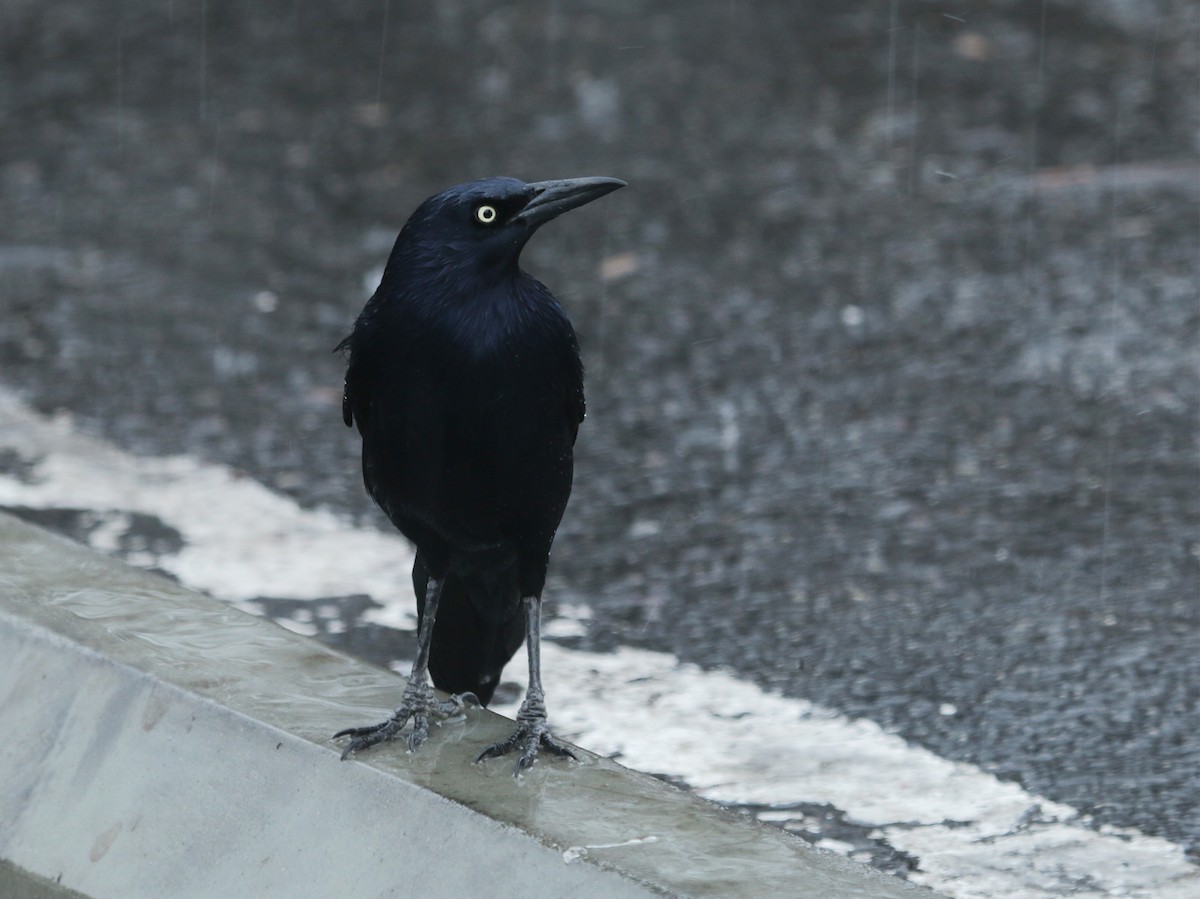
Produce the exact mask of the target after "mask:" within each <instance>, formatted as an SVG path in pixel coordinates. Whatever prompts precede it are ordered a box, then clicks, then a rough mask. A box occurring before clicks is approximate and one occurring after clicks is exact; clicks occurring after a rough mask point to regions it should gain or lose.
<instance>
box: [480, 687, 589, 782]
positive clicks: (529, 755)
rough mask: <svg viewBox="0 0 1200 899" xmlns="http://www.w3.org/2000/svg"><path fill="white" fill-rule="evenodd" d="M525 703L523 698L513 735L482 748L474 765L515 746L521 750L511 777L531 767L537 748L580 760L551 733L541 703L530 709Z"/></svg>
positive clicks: (508, 750)
mask: <svg viewBox="0 0 1200 899" xmlns="http://www.w3.org/2000/svg"><path fill="white" fill-rule="evenodd" d="M528 705H529V703H528V701H526V704H525V705H523V706H521V711H520V713H519V714H518V715H517V729H516V730H515V731H513V733H512V736H510V737H509V738H508V739H507V740H502V741H501V742H499V743H493V744H492V745H490V746H488V747H487V748H486V749H484V750H483V752H481V753H479V756H478V757H477V758H476V759H475V763H476V764H479V763H480V762H483V761H486V760H487V759H498V758H500V757H501V756H503V755H508V754H509V753H510V752H512V751H513V750H514V749H520V750H521V754H520V755H519V756H517V764H516V767H515V768H513V777H520V775H521V772H522V771H524V770H525V769H526V768H529V767H532V765H533V760H534V759H536V758H537V754H538V750H539V749H546V750H549V751H550V752H552V753H554V755H556V756H558V757H559V758H568V759H574V760H575V761H578V760H579V759H578V757H577V756H576V755H575V753H573V752H572V751H571V750H570V749H568V748H567V747H566V746H564V745H563V744H562V743H560V742H558V740H556V739H555V738H554V737H553V736H552V735H551V734H550V727H549V725H548V724H547V722H546V710H545V707H544V706H542V707H541V708H540V709H534V710H532V711H531V710H529V709H528V708H527V707H528Z"/></svg>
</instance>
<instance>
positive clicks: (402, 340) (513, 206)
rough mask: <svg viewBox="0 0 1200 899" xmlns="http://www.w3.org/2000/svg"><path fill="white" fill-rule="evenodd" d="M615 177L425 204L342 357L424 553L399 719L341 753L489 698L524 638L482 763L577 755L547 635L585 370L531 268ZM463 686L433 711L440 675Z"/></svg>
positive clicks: (393, 493)
mask: <svg viewBox="0 0 1200 899" xmlns="http://www.w3.org/2000/svg"><path fill="white" fill-rule="evenodd" d="M624 186H625V182H623V181H618V180H617V179H615V178H576V179H572V180H567V181H541V182H538V183H535V184H526V183H524V182H522V181H517V180H515V179H513V178H487V179H484V180H481V181H471V182H468V183H466V184H460V185H458V186H457V187H452V188H450V189H449V190H447V191H445V192H443V193H440V194H438V195H437V196H434V197H430V198H429V199H428V200H426V201H425V202H424V203H422V204H421V205H420V206H419V207H418V208H417V210H416V212H414V213H413V215H412V217H411V218H410V219H409V220H408V223H407V224H406V225H405V226H404V228H403V229H402V230H401V232H400V236H399V237H397V238H396V244H395V246H394V247H393V249H392V253H391V256H390V257H389V258H388V262H387V268H386V269H385V270H384V273H383V280H382V281H381V283H380V285H379V288H378V289H377V290H376V291H375V294H374V296H372V297H371V299H370V300H369V301H368V302H367V305H366V307H365V308H364V309H363V311H362V313H361V314H360V315H359V316H358V319H357V321H355V323H354V330H353V332H352V333H351V334H350V336H349V337H347V338H346V339H345V340H344V341H342V343H341V344H339V345H338V349H339V350H342V349H346V350H349V364H348V366H347V369H346V388H345V393H344V395H343V399H342V416H343V418H344V419H345V421H346V424H347V425H353V424H357V425H358V430H359V433H360V434H361V435H362V440H363V449H362V463H363V480H364V481H365V482H366V486H367V492H368V493H370V494H371V497H372V499H374V500H375V502H376V503H378V504H379V506H380V508H382V509H383V511H384V512H385V513H386V514H387V516H388V518H390V519H391V521H392V523H393V524H394V525H395V526H396V527H397V528H399V529H400V531H401V533H403V534H404V535H405V536H406V537H407V538H408V539H409V540H411V541H412V542H413V543H414V544H416V548H417V555H416V562H415V564H414V565H413V587H414V589H415V591H416V594H417V613H418V621H419V626H418V633H417V658H416V661H415V662H414V663H413V667H412V674H411V676H410V677H409V680H408V686H407V687H406V688H405V690H404V696H403V700H402V701H401V703H400V705H399V706H398V707H397V709H396V711H395V712H394V713H393V714H392V716H391V717H390V718H388V719H387V720H386V721H383V722H381V723H380V724H376V725H372V726H369V727H354V728H348V729H346V730H343V731H340V732H339V733H337V734H335V735H334V736H335V738H337V737H342V736H349V737H350V738H351V740H350V743H349V745H347V747H346V749H345V751H344V752H343V753H342V758H343V759H344V758H346V757H347V756H348V755H349V754H350V753H352V752H355V751H357V750H360V749H365V748H367V747H368V746H374V745H375V744H376V743H381V742H383V741H385V740H391V739H393V738H394V737H395V736H396V735H397V734H398V733H399V732H400V731H401V729H402V728H403V727H404V726H405V724H406V723H407V722H408V721H409V720H410V719H411V720H412V722H413V729H412V732H411V734H410V735H409V737H408V747H409V749H410V750H415V749H417V748H418V747H420V746H421V744H422V743H424V742H425V740H426V739H427V737H428V734H429V718H430V717H431V716H433V717H444V716H447V715H450V714H454V713H456V712H458V711H460V710H462V709H463V708H464V705H465V703H466V702H469V701H471V700H475V699H477V700H478V701H479V702H480V703H481V704H482V705H487V703H488V702H489V701H490V700H491V698H492V694H493V693H494V692H495V689H496V685H497V683H498V682H499V679H500V672H501V670H502V669H503V668H504V665H505V663H506V662H508V660H509V659H511V658H512V657H513V655H514V654H515V653H516V651H517V649H518V648H520V646H521V641H522V640H523V639H524V640H527V641H528V650H529V689H528V691H527V692H526V694H525V702H524V703H523V704H522V705H521V710H520V713H519V714H518V715H517V723H518V727H517V730H516V731H515V732H514V733H513V735H512V736H511V737H509V738H508V739H507V740H505V741H504V742H502V743H495V744H492V745H491V746H488V747H487V748H486V749H484V750H483V752H482V753H481V754H480V755H479V758H478V759H477V760H476V761H481V760H483V759H487V758H495V757H498V756H501V755H504V754H506V753H508V752H510V751H512V750H514V749H518V748H519V749H520V750H521V754H520V757H519V758H518V760H517V766H516V773H518V774H519V773H520V772H521V770H522V769H524V768H527V767H529V766H530V765H531V764H533V760H534V758H535V757H536V756H537V752H538V748H539V747H545V748H546V749H547V750H549V751H551V752H553V753H554V754H556V755H559V756H571V757H573V756H572V754H571V752H570V750H568V749H567V748H566V747H565V746H562V745H561V744H559V743H558V742H557V741H556V740H555V739H554V738H553V737H552V736H551V735H550V732H549V729H548V726H547V720H546V703H545V694H544V693H543V691H542V679H541V665H540V644H539V639H538V638H539V632H540V621H541V596H542V588H543V587H544V585H545V582H546V567H547V565H548V564H549V556H550V545H551V543H552V542H553V541H554V532H555V530H556V529H557V527H558V523H559V521H560V520H561V519H562V514H563V510H564V509H565V508H566V506H567V498H568V497H569V496H570V494H571V479H572V472H573V462H572V458H573V456H572V454H573V446H574V444H575V436H576V434H577V433H578V431H579V424H580V422H582V421H583V416H584V398H583V366H582V364H581V362H580V360H579V345H578V343H577V342H576V339H575V332H574V330H573V329H572V327H571V323H570V321H569V319H568V318H567V315H566V313H565V312H564V311H563V309H562V307H561V306H559V304H558V302H557V301H556V300H555V299H554V296H553V295H552V294H551V293H550V291H549V290H548V289H547V288H546V287H545V285H543V284H541V283H540V282H538V281H537V280H535V279H534V278H532V277H530V276H529V275H527V274H526V273H525V272H524V271H522V270H521V268H520V266H519V265H518V258H519V257H520V254H521V249H522V247H524V246H525V242H526V241H528V240H529V238H530V237H531V236H532V235H533V233H534V231H536V230H537V229H538V227H539V226H541V225H543V224H545V223H546V222H548V221H550V219H552V218H555V217H556V216H558V215H560V214H562V213H564V212H566V211H567V210H569V209H574V208H575V207H577V206H582V205H583V204H584V203H588V202H591V201H592V200H595V199H597V198H599V197H602V196H604V195H605V194H607V193H610V192H611V191H614V190H616V189H618V188H620V187H624ZM429 675H432V677H433V683H434V684H435V685H436V686H437V687H438V688H439V689H441V690H445V691H447V692H448V693H450V694H452V695H451V697H450V699H449V700H448V701H446V702H440V703H439V702H437V701H436V700H435V698H434V694H433V689H432V688H431V687H430V685H429V679H428V676H429Z"/></svg>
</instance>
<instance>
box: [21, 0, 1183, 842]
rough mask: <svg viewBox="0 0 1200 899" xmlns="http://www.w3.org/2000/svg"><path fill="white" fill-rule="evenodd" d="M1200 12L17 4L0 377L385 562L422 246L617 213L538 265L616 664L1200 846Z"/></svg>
mask: <svg viewBox="0 0 1200 899" xmlns="http://www.w3.org/2000/svg"><path fill="white" fill-rule="evenodd" d="M1198 20H1200V8H1197V6H1196V4H1194V3H1190V2H1186V0H1161V2H1151V0H1145V2H1116V0H1111V2H1083V0H1047V2H1044V3H1043V2H1033V0H1028V2H1025V0H1006V2H991V3H982V2H954V3H949V2H947V3H935V2H915V0H908V2H895V3H879V4H853V5H852V4H843V3H835V2H829V0H817V2H809V3H804V4H797V3H780V2H771V3H759V4H748V3H739V2H720V3H718V2H707V0H701V2H692V3H686V4H685V3H656V4H650V3H641V2H633V0H629V2H618V3H606V4H599V3H580V4H563V3H557V2H550V3H529V4H517V5H512V6H504V7H498V6H497V5H495V4H488V3H484V2H475V0H455V2H448V0H446V2H439V3H438V4H436V6H435V5H430V6H429V7H428V8H426V7H425V6H424V5H420V6H418V5H417V4H402V3H397V2H379V3H372V4H361V5H360V4H353V5H348V6H346V7H344V8H334V7H333V6H332V5H329V6H328V7H327V8H322V9H317V8H316V7H314V6H312V5H309V4H301V3H284V2H278V0H270V2H261V3H256V4H253V5H251V4H233V3H225V2H215V0H213V2H208V3H205V4H176V3H155V4H150V3H141V4H137V3H128V2H127V3H118V2H107V3H105V2H90V3H80V4H42V3H35V2H32V0H21V2H11V3H7V4H4V5H3V6H2V7H0V54H2V64H0V111H2V115H3V119H2V120H3V131H2V134H0V278H2V280H0V381H2V382H3V383H4V384H5V385H7V386H11V387H15V388H18V389H19V390H20V391H21V393H22V395H23V396H24V397H26V398H27V399H28V401H29V402H30V403H31V404H33V405H34V406H35V407H37V408H39V409H42V410H44V411H48V412H49V411H55V410H60V409H63V410H68V411H70V412H71V413H73V414H74V416H75V417H76V420H77V421H78V423H79V425H80V427H82V428H84V429H85V430H88V431H90V432H93V433H97V434H101V435H103V436H105V437H107V438H108V439H111V440H114V441H115V442H117V443H119V444H121V445H122V446H124V447H127V448H130V449H132V450H134V451H136V452H139V453H149V454H161V453H179V452H186V453H191V454H195V455H199V456H202V457H204V458H206V459H210V460H214V461H218V462H221V463H225V464H228V465H232V466H235V467H237V468H240V469H242V470H244V471H245V472H247V473H248V475H250V476H252V477H255V478H258V479H260V480H262V481H263V482H265V483H267V484H269V485H271V486H273V487H275V488H276V489H278V490H281V491H283V492H285V493H288V494H290V495H293V496H295V497H297V498H298V499H299V500H300V501H302V502H303V503H305V504H309V505H312V504H322V505H327V506H330V507H332V508H334V509H337V510H341V511H344V512H347V513H350V514H352V515H354V516H358V517H360V518H361V519H362V520H363V521H366V522H370V523H372V524H374V525H377V526H379V527H386V526H387V525H386V522H385V521H384V520H383V519H382V516H380V515H379V514H378V513H377V512H376V511H375V510H373V509H372V508H371V507H370V504H369V501H368V500H367V498H366V496H365V494H364V492H363V489H362V487H361V483H360V479H359V473H358V468H357V465H358V463H357V445H356V440H355V438H354V436H353V435H352V434H351V433H350V431H348V430H347V429H345V428H344V427H342V425H341V423H340V417H339V408H338V404H339V401H340V377H341V361H340V359H338V358H337V357H335V356H334V355H333V354H332V353H331V352H330V350H331V349H332V347H333V346H334V344H336V343H337V341H338V340H339V339H340V338H341V337H342V336H344V334H345V332H346V330H347V329H348V327H349V325H350V323H351V322H352V320H353V318H354V315H355V314H356V312H357V310H358V308H360V306H361V304H362V302H363V301H364V300H365V298H366V296H367V294H368V293H369V292H370V290H371V289H373V287H374V284H373V283H371V282H370V273H371V272H373V271H377V270H378V268H379V267H380V266H382V263H383V261H384V259H385V258H386V254H387V250H388V248H389V247H390V244H391V241H392V240H393V238H394V236H395V232H396V230H397V229H398V228H399V226H400V225H401V224H403V221H404V219H405V218H406V216H407V214H408V212H409V211H410V210H411V209H412V208H413V206H415V204H416V203H417V202H419V201H420V200H421V199H423V198H424V197H425V196H426V195H428V194H430V193H432V192H434V191H436V190H438V189H440V188H442V187H444V186H447V185H449V184H453V183H456V182H458V181H463V180H467V179H469V178H474V177H479V176H484V175H491V174H508V175H513V176H516V177H522V178H525V179H527V180H538V179H544V178H552V177H570V176H579V175H612V176H617V177H621V178H624V179H625V180H627V181H628V182H629V183H630V187H629V189H628V190H625V191H622V192H621V193H619V194H616V195H614V196H613V197H610V198H607V199H606V200H605V201H604V202H603V203H599V204H596V205H595V206H592V207H589V208H587V209H585V210H581V211H579V212H577V213H573V214H572V215H571V216H569V217H567V218H565V219H564V220H562V221H561V222H558V223H556V224H555V225H554V226H552V227H551V228H548V229H546V230H545V231H544V232H543V233H542V234H540V235H539V236H538V237H537V239H536V240H535V241H534V242H533V243H532V244H531V245H530V247H529V248H528V250H527V251H526V253H525V260H524V261H525V266H526V268H527V269H529V270H530V271H531V272H533V273H534V274H535V275H537V276H538V277H539V278H541V279H542V280H543V281H545V282H546V283H547V284H549V285H550V286H551V288H552V289H554V291H555V292H556V293H557V294H558V296H559V297H560V299H561V300H562V301H563V303H564V305H565V306H566V307H567V308H568V310H569V311H570V313H571V315H572V317H573V318H574V320H575V322H576V326H577V330H578V331H579V334H580V340H581V343H582V346H583V352H584V357H585V363H586V365H587V368H588V378H589V380H588V400H589V402H588V408H589V415H588V420H587V421H586V422H585V424H584V427H583V430H582V431H581V435H580V441H579V447H578V460H577V477H576V490H575V494H574V497H573V499H572V503H571V506H570V508H569V509H568V512H567V516H566V519H565V521H564V524H563V527H562V529H561V531H560V536H559V539H558V542H557V544H556V550H555V556H554V560H553V563H552V566H551V580H550V584H549V586H548V592H547V598H548V601H549V602H550V604H551V608H553V606H554V604H556V603H571V604H583V605H587V606H590V607H591V608H592V609H593V611H594V616H593V618H592V622H591V628H590V632H589V633H588V635H587V636H586V637H584V638H580V641H579V642H580V645H584V646H587V647H589V648H600V649H603V648H605V647H612V646H615V645H618V644H636V645H642V646H647V647H651V648H656V649H663V650H669V651H672V652H675V653H677V654H678V655H679V656H680V658H682V659H685V660H688V661H694V662H698V663H700V664H703V665H720V666H727V667H729V668H731V669H733V670H735V671H737V672H738V673H740V674H741V675H743V676H745V677H747V678H750V679H752V680H754V681H755V682H757V683H759V684H761V685H763V686H765V687H769V688H772V689H775V690H779V691H781V692H783V693H785V694H788V695H794V696H801V697H805V698H808V699H812V700H815V701H818V702H820V703H823V704H825V705H828V706H831V707H833V708H836V709H839V710H841V711H843V712H845V713H847V714H849V715H852V716H865V717H869V718H872V719H874V720H876V721H879V722H880V723H882V724H883V725H885V726H886V727H887V728H889V729H891V730H894V731H896V732H898V733H900V734H902V735H903V736H905V737H906V738H908V739H910V740H912V741H914V742H916V743H919V744H921V745H924V746H927V747H929V748H930V749H932V750H934V751H935V752H937V753H939V754H941V755H943V756H946V757H949V758H954V759H962V760H966V761H970V762H973V763H975V764H978V765H981V766H983V767H985V768H986V769H988V770H991V771H994V772H996V773H997V774H998V775H999V776H1001V777H1003V778H1008V779H1013V780H1016V781H1019V782H1020V783H1021V784H1022V785H1024V786H1025V787H1026V788H1027V789H1029V790H1031V791H1033V792H1036V793H1041V794H1044V795H1046V796H1048V797H1050V798H1052V799H1055V800H1059V801H1063V802H1067V803H1070V804H1073V805H1075V806H1077V807H1080V808H1082V809H1084V810H1086V811H1088V812H1091V813H1092V814H1094V815H1095V819H1096V821H1097V822H1098V823H1111V824H1116V825H1127V826H1133V827H1137V828H1140V829H1141V830H1143V831H1144V832H1146V833H1149V834H1156V835H1162V836H1165V837H1168V838H1170V839H1172V840H1176V841H1180V842H1183V843H1185V844H1186V845H1188V846H1189V847H1191V851H1192V852H1193V853H1200V817H1198V812H1197V809H1198V808H1200V737H1197V734H1200V701H1198V700H1200V440H1198V428H1197V424H1198V422H1200V371H1198V368H1200V352H1198V349H1200V341H1198V336H1200V335H1198V332H1200V299H1198V297H1200V278H1198V272H1197V255H1198V253H1197V248H1198V239H1200V216H1198V214H1197V200H1198V199H1200V167H1198V163H1197V151H1198V149H1200V147H1198V144H1197V135H1198V134H1200V117H1198V112H1200V103H1198V102H1197V100H1198V93H1197V84H1198V83H1200V82H1198V80H1197V75H1198V73H1200V59H1198V49H1197V48H1198V47H1200V42H1198V40H1197V37H1198V27H1200V26H1198ZM0 464H2V465H5V466H10V467H11V466H19V465H21V464H23V463H22V460H19V459H7V458H4V459H0ZM51 518H53V516H51ZM50 523H52V524H53V523H54V522H53V521H50ZM356 603H357V604H356ZM360 606H361V601H359V600H354V599H353V598H351V599H349V600H347V601H346V603H345V607H346V609H347V610H348V611H347V614H348V615H349V616H351V617H354V616H355V615H357V612H355V611H354V610H355V609H359V607H360ZM360 611H361V609H360ZM384 637H386V635H381V634H380V633H379V632H378V630H372V629H368V628H359V629H354V630H353V631H352V632H351V635H350V637H349V639H350V641H351V644H352V645H355V646H356V647H357V648H358V649H359V650H360V651H362V652H363V653H364V654H365V655H367V656H368V657H371V658H375V659H376V660H382V661H386V659H388V658H391V657H394V656H395V655H402V654H403V653H394V652H393V651H392V650H390V649H389V646H388V643H387V641H386V639H382V638H384ZM796 751H797V752H803V751H804V748H803V747H796Z"/></svg>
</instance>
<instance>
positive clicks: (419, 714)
mask: <svg viewBox="0 0 1200 899" xmlns="http://www.w3.org/2000/svg"><path fill="white" fill-rule="evenodd" d="M472 705H473V706H476V707H479V706H481V703H480V702H479V698H478V697H477V696H476V695H475V694H474V693H455V694H452V695H451V696H450V697H449V698H448V699H446V700H445V701H443V702H438V701H437V700H436V698H435V697H434V695H433V687H431V686H430V685H429V683H428V681H425V682H420V683H418V682H417V681H416V680H410V681H409V682H408V686H407V687H405V688H404V698H403V699H402V700H401V701H400V705H398V706H397V707H396V711H394V712H392V715H391V717H390V718H388V719H387V720H386V721H381V722H379V723H378V724H370V725H367V726H366V727H347V728H346V729H345V730H339V731H338V732H337V733H336V734H334V735H333V739H335V740H337V739H339V738H340V737H349V738H350V742H349V743H348V744H346V748H345V749H343V750H342V761H345V760H346V759H347V758H349V757H350V756H351V755H352V754H353V753H355V752H358V751H359V750H360V749H368V748H370V747H371V746H374V745H376V744H377V743H384V742H387V741H388V740H394V739H395V738H396V735H397V734H399V733H400V731H402V730H403V729H404V725H406V724H407V723H408V721H409V719H412V725H413V726H412V731H411V733H409V735H408V751H409V752H416V751H417V750H418V749H420V748H421V746H422V745H424V743H425V741H426V740H428V739H429V719H430V718H435V719H439V720H440V719H445V718H453V717H455V716H456V715H459V714H461V713H462V712H463V711H465V710H466V708H467V706H472Z"/></svg>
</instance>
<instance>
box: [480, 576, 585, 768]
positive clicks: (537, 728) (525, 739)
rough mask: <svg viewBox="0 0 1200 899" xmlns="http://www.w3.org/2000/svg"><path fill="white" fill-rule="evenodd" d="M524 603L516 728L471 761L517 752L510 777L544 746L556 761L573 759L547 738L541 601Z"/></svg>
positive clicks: (525, 766) (527, 764)
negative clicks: (522, 687) (522, 680)
mask: <svg viewBox="0 0 1200 899" xmlns="http://www.w3.org/2000/svg"><path fill="white" fill-rule="evenodd" d="M523 601H524V603H525V640H526V643H527V648H528V650H529V688H528V689H527V690H526V691H525V701H524V702H523V703H521V709H520V711H518V712H517V729H516V730H515V731H513V734H512V736H510V737H509V738H508V739H507V740H504V741H503V742H500V743H493V744H492V745H491V746H489V747H487V748H486V749H485V750H483V752H481V753H479V757H478V758H477V759H475V761H476V762H477V763H478V762H482V761H484V760H485V759H494V758H499V757H500V756H502V755H507V754H508V753H510V752H512V751H513V750H514V749H518V748H519V749H520V750H521V755H520V756H519V757H518V758H517V766H516V768H515V769H514V770H513V775H514V776H519V775H520V773H521V772H522V771H524V770H525V769H526V768H528V767H530V766H531V765H532V764H533V760H534V759H535V758H537V753H538V749H539V748H541V747H545V748H546V749H548V750H550V751H551V752H553V753H554V754H555V755H557V756H558V757H560V758H572V759H573V758H575V753H573V752H572V751H571V750H570V749H568V748H567V747H566V746H564V745H562V744H561V743H559V742H558V741H557V740H556V739H554V737H552V736H551V735H550V727H549V724H548V723H547V720H546V694H545V692H544V691H543V690H542V641H541V634H542V601H541V599H540V598H539V597H537V596H526V597H525V599H524V600H523Z"/></svg>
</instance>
